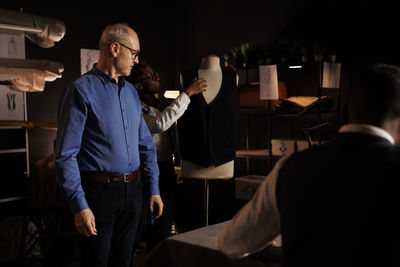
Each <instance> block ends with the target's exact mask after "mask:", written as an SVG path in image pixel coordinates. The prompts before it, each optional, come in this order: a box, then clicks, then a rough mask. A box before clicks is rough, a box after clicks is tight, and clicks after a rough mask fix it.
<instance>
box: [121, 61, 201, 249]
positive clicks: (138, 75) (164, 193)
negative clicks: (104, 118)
mask: <svg viewBox="0 0 400 267" xmlns="http://www.w3.org/2000/svg"><path fill="white" fill-rule="evenodd" d="M127 79H128V81H130V82H132V83H133V84H134V85H135V87H136V89H137V90H138V93H139V97H140V100H141V103H142V111H143V117H144V120H145V121H146V123H147V126H148V127H149V130H150V132H151V134H152V135H153V140H154V143H155V144H156V148H157V163H158V167H159V170H160V179H159V181H160V182H159V184H160V192H161V197H162V199H163V201H164V203H165V207H164V212H163V215H162V216H161V217H160V218H158V219H157V220H154V221H152V219H151V212H150V213H149V212H148V210H146V209H145V210H144V215H143V218H144V221H143V222H142V223H143V227H144V225H145V224H147V226H146V227H145V236H146V245H147V249H148V250H151V249H152V248H153V247H154V246H155V245H157V243H158V242H160V241H161V240H163V239H164V238H166V237H168V236H169V235H170V232H171V227H172V221H173V218H174V217H173V216H174V199H175V190H176V184H177V177H176V175H175V169H174V153H175V131H174V124H175V122H176V121H177V120H178V119H179V118H180V117H181V116H182V114H183V113H184V112H185V110H186V109H187V107H188V105H189V103H190V97H191V96H192V95H197V94H200V93H201V92H203V91H205V90H206V89H205V88H206V87H207V83H206V81H205V80H204V79H196V80H194V81H193V83H192V84H191V85H190V86H189V87H188V88H187V89H186V90H185V91H184V92H181V94H180V95H179V96H178V97H177V98H176V99H175V100H173V101H172V102H171V101H164V100H166V99H165V98H163V97H162V96H161V95H160V93H161V92H162V90H161V87H160V77H159V75H158V73H157V72H155V71H154V70H153V69H152V68H151V66H150V65H149V64H147V63H144V62H143V61H142V62H141V63H139V64H137V65H135V66H134V67H133V69H132V74H131V76H129V77H128V78H127ZM156 94H158V98H157V97H156V96H155V95H156ZM145 206H147V205H145ZM146 222H147V223H146ZM152 222H153V223H152Z"/></svg>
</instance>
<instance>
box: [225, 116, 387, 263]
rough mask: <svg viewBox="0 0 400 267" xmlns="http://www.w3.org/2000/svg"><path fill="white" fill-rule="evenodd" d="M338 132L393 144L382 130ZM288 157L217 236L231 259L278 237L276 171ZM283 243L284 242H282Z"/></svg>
mask: <svg viewBox="0 0 400 267" xmlns="http://www.w3.org/2000/svg"><path fill="white" fill-rule="evenodd" d="M339 132H341V133H342V132H357V133H366V134H371V135H377V136H381V137H383V138H386V139H387V140H389V141H390V142H391V143H392V144H394V139H393V137H392V136H391V135H390V134H389V133H388V132H387V131H385V130H384V129H382V128H378V127H375V126H372V125H367V124H347V125H343V126H342V127H341V128H340V129H339ZM289 157H290V155H288V156H284V157H282V158H280V159H279V160H278V162H277V163H276V164H275V165H274V168H273V169H272V170H271V172H270V173H269V174H268V176H267V178H266V179H265V180H264V181H263V182H262V184H261V185H260V187H259V188H258V190H257V192H256V193H255V195H254V196H253V198H252V199H251V200H250V201H249V202H248V203H247V204H246V205H245V206H244V207H242V209H240V210H239V211H238V213H237V214H236V215H235V216H234V217H233V219H232V220H230V221H229V222H228V223H227V224H226V225H225V227H224V228H223V229H222V231H221V232H220V234H219V236H218V247H219V249H220V250H221V251H222V252H223V253H224V254H226V255H227V256H228V257H230V258H242V257H245V256H247V255H249V254H253V253H256V252H259V251H261V250H262V249H264V248H265V247H267V246H268V245H269V244H270V243H271V242H272V241H273V240H274V239H275V238H277V237H278V236H279V235H280V216H279V211H278V207H277V201H276V195H275V191H276V184H277V179H278V176H279V171H280V169H281V168H282V166H283V165H284V164H285V161H286V160H287V159H288V158H289ZM283 242H284V241H283Z"/></svg>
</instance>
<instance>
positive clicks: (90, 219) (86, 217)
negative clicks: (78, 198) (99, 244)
mask: <svg viewBox="0 0 400 267" xmlns="http://www.w3.org/2000/svg"><path fill="white" fill-rule="evenodd" d="M74 219H75V228H76V230H77V231H78V232H79V233H80V234H81V235H83V236H85V237H89V236H91V235H97V230H96V224H95V221H94V215H93V212H92V211H91V210H90V209H85V210H81V211H78V212H75V214H74Z"/></svg>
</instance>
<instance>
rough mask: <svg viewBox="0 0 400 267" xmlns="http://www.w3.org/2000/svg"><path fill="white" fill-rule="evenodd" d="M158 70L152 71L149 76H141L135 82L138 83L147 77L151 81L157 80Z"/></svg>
mask: <svg viewBox="0 0 400 267" xmlns="http://www.w3.org/2000/svg"><path fill="white" fill-rule="evenodd" d="M158 77H159V76H158V72H157V71H155V72H153V73H152V74H150V75H149V76H146V77H144V78H142V79H140V80H138V81H136V82H137V83H140V82H143V81H144V80H147V79H150V78H151V79H152V80H153V81H157V79H158Z"/></svg>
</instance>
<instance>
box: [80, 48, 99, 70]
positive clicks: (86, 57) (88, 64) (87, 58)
mask: <svg viewBox="0 0 400 267" xmlns="http://www.w3.org/2000/svg"><path fill="white" fill-rule="evenodd" d="M98 60H99V50H97V49H84V48H82V49H81V74H84V73H86V72H88V71H89V70H91V69H92V68H93V64H94V63H97V61H98Z"/></svg>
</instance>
